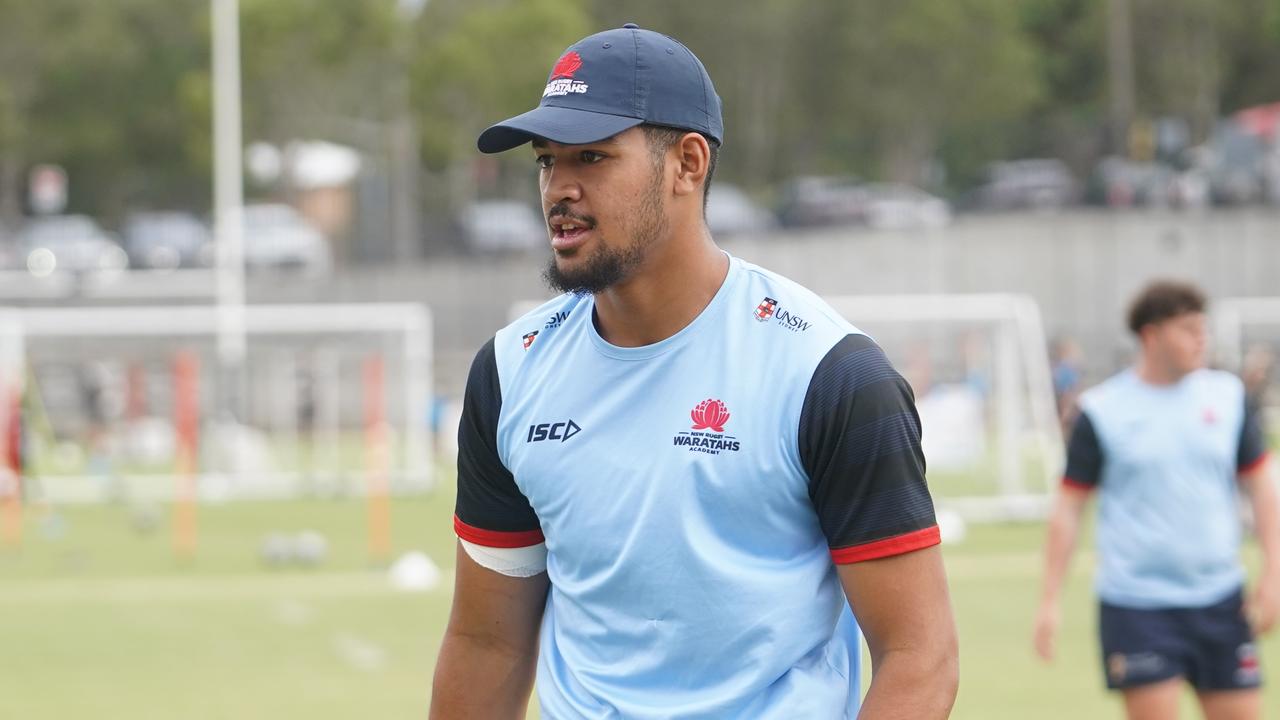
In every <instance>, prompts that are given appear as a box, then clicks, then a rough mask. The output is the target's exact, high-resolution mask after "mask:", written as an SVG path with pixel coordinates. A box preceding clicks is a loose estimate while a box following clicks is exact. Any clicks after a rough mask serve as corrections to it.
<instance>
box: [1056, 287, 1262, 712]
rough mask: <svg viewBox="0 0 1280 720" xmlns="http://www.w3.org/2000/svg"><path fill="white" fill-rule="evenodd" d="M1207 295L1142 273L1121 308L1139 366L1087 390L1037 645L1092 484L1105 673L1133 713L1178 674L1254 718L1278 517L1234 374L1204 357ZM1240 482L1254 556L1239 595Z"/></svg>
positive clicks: (1219, 708)
mask: <svg viewBox="0 0 1280 720" xmlns="http://www.w3.org/2000/svg"><path fill="white" fill-rule="evenodd" d="M1204 308H1205V300H1204V296H1203V295H1202V294H1201V293H1200V291H1199V290H1197V289H1196V288H1194V287H1192V286H1190V285H1186V284H1182V283H1175V282H1157V283H1154V284H1152V285H1151V286H1150V287H1148V288H1147V289H1146V290H1144V291H1143V292H1142V294H1141V295H1139V296H1138V298H1137V299H1136V300H1135V301H1134V303H1133V305H1132V307H1131V308H1130V310H1129V329H1130V330H1132V331H1133V333H1134V335H1136V336H1137V338H1138V342H1139V345H1140V352H1139V355H1138V361H1137V364H1136V366H1135V367H1133V368H1132V369H1130V370H1126V371H1124V372H1122V373H1120V374H1119V375H1116V376H1115V377H1113V378H1111V379H1110V380H1107V381H1106V382H1104V383H1102V384H1101V385H1099V386H1097V387H1095V388H1092V389H1090V390H1088V391H1087V392H1085V393H1084V394H1083V395H1082V396H1081V398H1080V410H1081V412H1080V415H1079V417H1078V419H1077V420H1076V424H1075V428H1074V430H1073V431H1072V434H1071V441H1070V445H1069V448H1068V453H1067V469H1066V475H1065V478H1064V482H1063V486H1062V489H1061V492H1059V494H1058V498H1057V501H1056V504H1055V506H1054V509H1053V513H1052V517H1051V519H1050V522H1049V539H1048V546H1047V548H1046V552H1045V579H1044V593H1043V596H1042V599H1041V603H1040V610H1039V613H1038V615H1037V618H1036V627H1035V645H1036V650H1037V651H1038V652H1039V654H1040V655H1041V657H1043V658H1044V659H1046V660H1051V659H1052V658H1053V652H1054V640H1055V636H1056V634H1057V630H1058V623H1059V616H1060V613H1059V609H1058V595H1059V589H1060V587H1061V585H1062V579H1063V576H1064V575H1065V574H1066V570H1067V565H1068V561H1069V559H1070V557H1071V553H1072V549H1073V548H1074V547H1075V541H1076V535H1077V533H1078V529H1079V525H1080V516H1081V514H1082V513H1083V511H1084V508H1085V505H1086V502H1087V500H1088V498H1089V497H1090V495H1091V494H1092V491H1094V490H1095V489H1096V490H1097V491H1098V495H1099V498H1100V509H1099V513H1098V526H1097V543H1098V572H1097V592H1098V596H1099V598H1100V599H1101V611H1100V625H1101V635H1102V659H1103V672H1104V673H1105V675H1106V681H1107V687H1108V688H1111V689H1113V690H1119V691H1121V692H1122V693H1123V694H1124V701H1125V708H1126V709H1127V711H1128V715H1129V717H1130V718H1134V719H1145V718H1153V719H1155V718H1159V719H1160V720H1165V719H1167V718H1174V717H1176V716H1177V713H1178V698H1179V694H1180V691H1181V685H1182V683H1183V682H1184V681H1185V682H1189V683H1190V684H1191V685H1192V686H1193V687H1194V688H1195V690H1196V693H1197V695H1198V697H1199V699H1200V705H1201V707H1202V708H1203V710H1204V714H1205V716H1206V717H1207V718H1210V720H1218V719H1222V720H1225V719H1227V718H1233V719H1234V718H1256V717H1258V716H1259V712H1260V703H1261V696H1260V693H1259V690H1258V687H1259V682H1260V678H1259V669H1258V653H1257V648H1256V646H1255V645H1254V634H1255V632H1267V631H1268V630H1270V629H1271V627H1272V625H1273V624H1274V623H1275V621H1276V615H1277V612H1278V611H1280V522H1278V521H1277V515H1278V513H1280V507H1278V506H1277V502H1278V501H1277V497H1276V490H1275V485H1274V482H1273V480H1272V478H1271V475H1270V471H1269V463H1268V462H1267V451H1266V446H1265V444H1264V439H1263V435H1262V431H1261V429H1260V427H1259V424H1258V419H1257V417H1256V416H1255V415H1254V414H1253V413H1252V412H1250V411H1248V410H1246V403H1245V395H1244V387H1243V385H1242V384H1241V382H1240V380H1239V379H1238V378H1236V377H1235V376H1234V375H1230V374H1228V373H1225V372H1219V371H1216V370H1208V369H1206V368H1205V367H1204V355H1205V317H1204ZM1237 485H1239V486H1240V488H1242V489H1243V490H1244V491H1245V492H1246V493H1247V494H1248V495H1249V496H1250V497H1251V499H1252V501H1253V513H1254V520H1255V525H1254V526H1255V530H1256V533H1257V536H1258V539H1259V542H1260V543H1261V545H1262V550H1263V555H1264V558H1265V561H1264V566H1263V570H1262V575H1261V578H1260V579H1259V581H1258V585H1257V587H1256V589H1255V590H1254V592H1253V593H1252V594H1251V596H1250V597H1249V598H1248V599H1247V600H1246V599H1245V598H1244V594H1243V584H1244V580H1245V576H1244V571H1243V568H1242V567H1241V565H1240V560H1239V552H1240V534H1241V526H1240V525H1241V524H1240V520H1239V513H1238V508H1237Z"/></svg>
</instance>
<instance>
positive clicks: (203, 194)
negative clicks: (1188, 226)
mask: <svg viewBox="0 0 1280 720" xmlns="http://www.w3.org/2000/svg"><path fill="white" fill-rule="evenodd" d="M1130 4H1131V7H1132V15H1133V22H1132V26H1133V47H1134V57H1135V72H1136V77H1137V82H1136V86H1137V88H1138V95H1137V98H1136V102H1137V108H1136V109H1137V113H1138V115H1139V117H1143V118H1148V119H1149V118H1153V117H1156V116H1159V115H1165V114H1169V115H1175V116H1179V117H1183V118H1186V119H1187V120H1189V121H1190V122H1191V124H1192V127H1193V130H1194V131H1195V132H1196V134H1197V138H1196V139H1203V135H1204V134H1205V133H1207V131H1208V127H1209V126H1210V125H1211V124H1212V122H1213V120H1214V119H1215V118H1216V117H1217V115H1218V114H1220V113H1227V112H1231V111H1234V110H1236V109H1239V108H1241V107H1245V106H1248V105H1252V104H1257V103H1260V102H1267V101H1274V100H1277V99H1280V73H1276V72H1275V71H1274V70H1275V68H1276V67H1278V66H1280V0H1238V1H1237V2H1231V3H1221V2H1217V1H1216V0H1130ZM397 5H398V3H397V2H396V0H360V1H358V2H354V1H353V2H332V0H240V9H241V48H242V55H243V57H242V61H243V62H242V67H243V71H242V75H243V80H242V86H243V99H244V103H243V105H244V110H245V120H244V137H245V140H246V141H247V142H249V141H253V140H269V141H273V142H287V141H289V140H291V139H294V138H308V137H313V138H321V139H328V140H332V141H336V142H340V143H346V144H349V145H353V146H356V147H358V148H360V149H361V150H362V151H364V152H365V153H366V154H368V155H370V156H371V157H375V158H385V157H386V155H387V154H388V153H389V152H391V151H390V149H389V148H390V147H392V145H391V141H390V138H391V137H392V135H393V132H392V128H393V127H394V126H395V124H396V123H397V122H399V120H400V118H402V117H403V116H404V113H405V112H410V113H411V119H412V121H413V123H414V125H415V127H416V129H417V133H418V137H419V139H420V143H419V144H420V148H421V157H420V158H419V159H420V160H421V162H422V163H423V164H424V165H425V166H426V167H427V168H428V169H430V170H432V171H435V173H436V174H435V176H434V177H435V180H436V182H437V183H443V185H444V186H446V187H445V188H444V189H445V190H447V191H448V192H446V193H445V195H448V196H449V197H453V198H454V199H459V198H463V197H466V195H467V192H460V193H459V192H455V189H456V187H457V186H459V185H460V184H461V185H466V184H467V183H474V182H475V178H476V177H477V176H479V175H484V176H485V177H498V182H499V183H500V181H501V178H502V176H503V173H502V172H499V173H498V174H497V175H496V176H495V175H494V172H493V170H494V169H495V168H497V169H501V168H506V170H505V174H506V175H507V176H509V179H514V180H517V181H519V182H518V183H516V184H520V183H524V182H526V181H527V179H528V178H527V174H528V173H527V168H526V167H525V166H524V165H525V164H521V160H522V158H514V159H510V158H500V159H498V160H492V159H483V158H480V157H479V156H478V154H477V153H476V152H475V150H474V140H475V135H476V133H478V132H479V131H480V130H481V129H483V128H484V127H485V126H486V125H488V124H489V123H491V122H493V121H495V120H498V119H501V118H504V117H507V116H509V115H512V114H515V113H518V112H521V111H523V110H527V109H529V108H531V107H532V106H533V105H534V104H535V103H536V101H537V99H538V92H539V90H540V88H541V86H542V83H543V80H544V79H545V77H546V72H547V69H548V68H549V67H550V65H551V63H552V62H553V61H554V59H555V58H556V57H557V55H558V54H559V53H560V52H561V51H562V49H563V48H564V47H566V46H567V45H568V44H569V43H571V42H573V41H574V40H576V39H578V38H580V37H582V36H584V35H586V34H588V33H590V32H593V31H596V30H600V29H604V28H608V27H617V26H619V25H620V24H621V23H623V22H627V21H634V22H637V23H639V24H640V25H641V26H643V27H647V28H651V29H655V30H659V31H662V32H666V33H668V34H670V35H672V36H674V37H676V38H678V39H680V40H681V41H683V42H685V44H687V45H689V46H690V47H691V48H693V49H694V50H695V52H697V54H698V56H699V57H700V58H702V60H703V61H704V63H705V64H706V65H707V68H708V70H709V71H710V72H711V75H712V77H713V78H715V79H716V83H717V89H718V90H719V92H720V95H721V97H722V99H723V101H724V114H725V125H726V138H725V139H726V143H725V152H724V154H723V155H722V156H721V169H720V176H721V177H722V178H724V179H726V180H729V181H736V182H739V183H742V184H746V185H748V186H751V187H756V188H762V187H766V186H769V185H771V184H773V183H776V182H778V181H779V180H782V179H785V178H786V177H789V176H791V175H795V174H800V173H819V172H820V173H853V174H859V175H863V176H867V177H885V178H896V179H903V180H910V181H916V182H927V181H930V180H937V179H938V176H937V174H936V173H935V172H934V169H935V168H936V167H937V166H938V164H939V163H941V165H942V166H944V167H945V168H946V169H947V171H948V172H947V176H946V177H947V182H948V183H949V184H950V185H951V186H952V188H955V187H956V186H963V185H964V184H966V183H967V182H968V181H969V180H971V179H972V178H973V177H975V176H976V174H977V171H978V170H979V169H980V168H981V166H982V165H984V164H985V163H987V162H989V161H991V160H994V159H999V158H1002V157H1011V156H1020V155H1054V156H1058V157H1063V158H1066V159H1067V160H1068V161H1069V162H1072V163H1073V164H1075V165H1076V167H1077V169H1085V168H1087V167H1088V166H1089V164H1090V163H1091V162H1092V161H1093V159H1095V158H1096V156H1097V154H1098V153H1099V152H1100V151H1101V147H1100V143H1099V142H1098V139H1099V138H1101V137H1103V132H1102V130H1103V127H1104V122H1105V119H1106V116H1107V113H1106V108H1107V105H1106V103H1107V98H1108V85H1107V65H1106V57H1107V52H1106V51H1107V42H1106V32H1107V24H1106V23H1107V7H1108V5H1107V2H1105V1H1104V0H1025V1H1024V2H1020V3H1009V2H1005V1H1004V0H951V1H949V2H935V1H933V0H901V1H899V2H891V3H890V2H882V1H880V0H804V1H801V0H737V1H735V2H732V3H729V2H726V1H725V0H699V1H698V2H689V1H688V0H432V2H430V3H429V4H428V5H427V6H426V8H425V11H424V12H422V14H421V16H420V17H417V18H408V17H403V16H402V15H401V14H400V13H399V12H398V10H397ZM0 17H2V18H4V21H3V22H0V213H4V212H5V209H6V208H8V209H9V210H10V211H12V209H13V207H14V206H15V204H16V198H18V197H19V193H20V191H21V180H22V177H23V175H24V173H25V171H26V169H27V168H28V167H29V166H30V165H31V164H34V163H37V162H57V163H61V164H63V165H65V166H66V167H67V168H68V169H69V170H70V174H71V202H72V206H73V209H77V210H85V211H89V212H93V213H95V214H98V215H105V216H107V217H108V218H111V217H113V216H116V215H118V214H119V213H121V212H123V211H124V210H126V209H128V208H130V207H134V206H137V205H156V206H164V205H177V206H186V207H189V208H191V209H195V210H201V209H204V208H205V207H206V206H207V204H208V201H209V194H210V192H209V190H210V188H209V186H210V179H209V176H210V144H211V127H210V126H211V110H212V107H211V91H210V88H209V77H210V73H209V25H210V22H209V0H112V2H102V3H91V2H83V1H82V0H42V1H41V2H29V1H28V0H0ZM480 171H483V172H480ZM464 190H465V188H464ZM499 191H502V190H499ZM468 192H469V191H468ZM455 196H456V197H455ZM426 199H428V198H424V201H425V200H426Z"/></svg>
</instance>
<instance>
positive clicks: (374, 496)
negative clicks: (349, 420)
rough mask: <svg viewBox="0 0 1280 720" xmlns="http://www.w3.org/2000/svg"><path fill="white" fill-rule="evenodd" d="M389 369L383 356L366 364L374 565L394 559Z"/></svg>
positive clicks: (368, 480) (368, 481)
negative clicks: (390, 494) (389, 471)
mask: <svg viewBox="0 0 1280 720" xmlns="http://www.w3.org/2000/svg"><path fill="white" fill-rule="evenodd" d="M385 377H386V368H385V366H384V364H383V359H382V355H378V354H375V355H370V356H369V357H367V358H365V361H364V458H365V493H366V495H367V497H368V504H369V555H370V557H371V558H373V560H374V561H375V562H382V561H386V560H388V559H389V558H390V557H391V500H390V497H389V488H388V487H387V485H388V479H387V475H388V468H387V462H388V458H389V456H390V453H389V452H388V448H387V443H388V438H387V417H386V415H387V407H386V395H385V391H386V388H385V383H384V381H385Z"/></svg>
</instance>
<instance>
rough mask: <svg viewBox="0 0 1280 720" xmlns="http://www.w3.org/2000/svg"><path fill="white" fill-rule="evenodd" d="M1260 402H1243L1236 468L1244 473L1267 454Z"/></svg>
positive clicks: (1256, 464) (1255, 465)
mask: <svg viewBox="0 0 1280 720" xmlns="http://www.w3.org/2000/svg"><path fill="white" fill-rule="evenodd" d="M1260 405H1261V403H1257V402H1249V400H1248V399H1246V400H1245V403H1244V422H1243V423H1242V424H1241V425H1240V446H1239V448H1238V449H1237V450H1236V469H1237V470H1238V471H1239V472H1242V473H1246V472H1249V471H1250V470H1253V469H1254V468H1255V467H1257V466H1258V463H1260V462H1262V460H1263V458H1265V457H1266V456H1267V434H1266V432H1264V430H1263V427H1262V412H1261V410H1262V408H1261V407H1260Z"/></svg>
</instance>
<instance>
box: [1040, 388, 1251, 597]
mask: <svg viewBox="0 0 1280 720" xmlns="http://www.w3.org/2000/svg"><path fill="white" fill-rule="evenodd" d="M1080 407H1081V413H1080V417H1079V419H1078V420H1077V421H1076V425H1075V428H1074V430H1073V431H1072V434H1071V441H1070V445H1069V448H1068V457H1067V470H1066V476H1065V478H1064V482H1066V483H1067V484H1068V485H1073V486H1077V487H1084V488H1094V487H1097V488H1099V496H1100V499H1099V509H1098V522H1097V531H1096V532H1097V546H1098V568H1097V577H1096V587H1097V592H1098V596H1099V597H1100V598H1101V599H1102V601H1103V602H1106V603H1108V604H1112V605H1119V606H1122V607H1130V608H1137V609H1157V608H1194V607H1204V606H1207V605H1211V604H1213V603H1215V602H1217V601H1219V600H1221V599H1222V598H1224V597H1226V596H1227V595H1229V594H1231V593H1232V592H1234V591H1235V590H1236V589H1237V588H1239V587H1240V585H1241V584H1242V583H1243V582H1244V570H1243V568H1242V567H1241V564H1240V558H1239V555H1240V534H1241V526H1240V515H1239V509H1238V502H1237V496H1238V493H1237V477H1238V474H1239V473H1241V472H1247V471H1248V470H1249V469H1251V468H1253V467H1255V466H1256V465H1257V463H1260V462H1261V461H1262V460H1263V459H1264V458H1265V456H1266V445H1265V443H1264V441H1263V436H1262V431H1261V428H1260V426H1259V424H1258V421H1257V417H1256V413H1253V412H1247V411H1246V407H1245V394H1244V386H1243V384H1242V383H1241V382H1240V379H1239V378H1237V377H1236V376H1234V375H1231V374H1230V373H1226V372H1222V371H1218V370H1209V369H1201V370H1197V371H1195V372H1192V373H1190V374H1188V375H1186V376H1185V377H1183V378H1182V380H1180V381H1179V382H1177V383H1174V384H1171V385H1151V384H1148V383H1146V382H1144V381H1143V380H1142V379H1141V378H1139V377H1138V374H1137V373H1136V372H1135V371H1133V370H1126V371H1124V372H1121V373H1120V374H1118V375H1115V376H1114V377H1112V378H1110V379H1109V380H1107V381H1105V382H1103V383H1102V384H1100V385H1098V386H1096V387H1094V388H1091V389H1090V390H1088V391H1086V392H1085V393H1084V394H1083V395H1081V397H1080Z"/></svg>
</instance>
